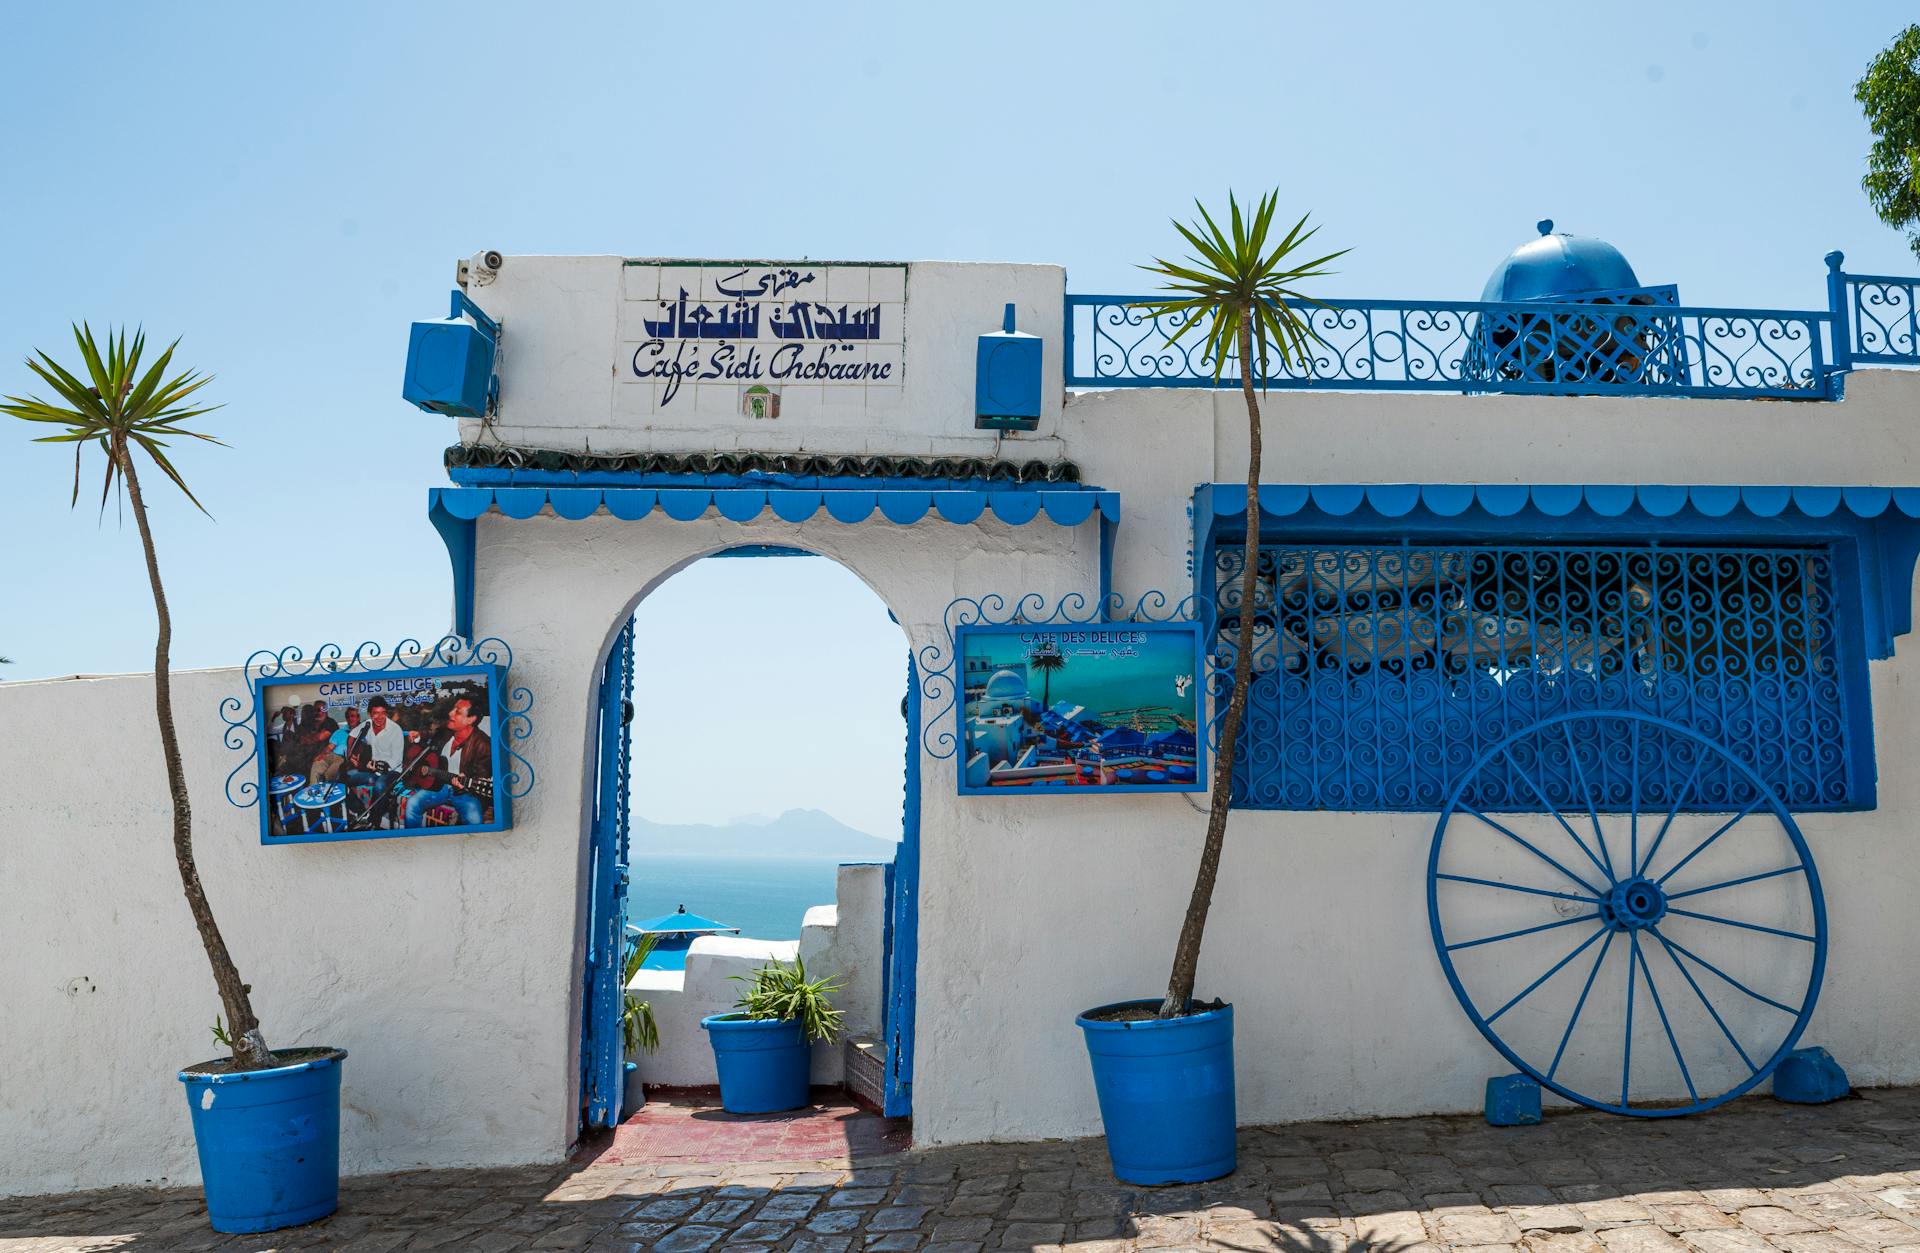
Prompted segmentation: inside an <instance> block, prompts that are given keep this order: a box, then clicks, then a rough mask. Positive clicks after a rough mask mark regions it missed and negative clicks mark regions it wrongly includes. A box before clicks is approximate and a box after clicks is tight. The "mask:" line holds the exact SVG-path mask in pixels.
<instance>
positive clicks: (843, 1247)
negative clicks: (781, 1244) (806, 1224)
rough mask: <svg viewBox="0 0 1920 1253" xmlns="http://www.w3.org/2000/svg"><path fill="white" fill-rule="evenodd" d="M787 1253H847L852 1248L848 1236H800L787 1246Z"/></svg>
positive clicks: (851, 1241)
mask: <svg viewBox="0 0 1920 1253" xmlns="http://www.w3.org/2000/svg"><path fill="white" fill-rule="evenodd" d="M787 1247H788V1250H789V1253H847V1250H848V1249H850V1248H852V1247H853V1239H852V1237H850V1236H801V1237H800V1238H799V1239H798V1240H795V1241H794V1242H793V1243H792V1244H791V1245H789V1246H787Z"/></svg>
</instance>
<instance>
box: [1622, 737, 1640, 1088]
mask: <svg viewBox="0 0 1920 1253" xmlns="http://www.w3.org/2000/svg"><path fill="white" fill-rule="evenodd" d="M1632 726H1633V747H1632V749H1631V750H1630V751H1629V753H1628V756H1627V768H1628V769H1629V770H1630V771H1631V772H1632V774H1631V786H1630V787H1629V788H1628V789H1627V793H1628V795H1629V796H1630V797H1631V801H1630V804H1629V807H1628V809H1627V865H1629V866H1637V865H1639V864H1640V724H1639V723H1638V722H1635V723H1633V724H1632ZM1627 1017H1628V1018H1632V1017H1633V963H1632V962H1628V963H1627ZM1620 1103H1621V1104H1622V1105H1625V1104H1626V1103H1627V1098H1626V1096H1625V1094H1624V1093H1623V1094H1622V1095H1621V1097H1620Z"/></svg>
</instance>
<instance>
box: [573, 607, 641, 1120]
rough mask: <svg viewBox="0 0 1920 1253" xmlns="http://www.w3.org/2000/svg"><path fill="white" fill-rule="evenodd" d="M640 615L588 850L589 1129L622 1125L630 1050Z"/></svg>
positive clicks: (621, 638) (603, 762)
mask: <svg viewBox="0 0 1920 1253" xmlns="http://www.w3.org/2000/svg"><path fill="white" fill-rule="evenodd" d="M632 679H633V619H632V618H628V619H627V623H626V625H625V626H623V627H622V628H620V634H619V635H618V636H617V637H615V639H614V642H613V649H612V651H610V652H609V653H608V654H607V664H606V667H605V669H604V670H603V671H602V672H601V676H600V701H599V735H598V737H597V741H596V742H597V744H598V746H599V751H598V753H597V774H596V786H595V788H594V794H593V833H592V838H591V849H590V851H589V854H588V860H589V867H590V873H589V878H588V883H587V893H588V905H589V912H588V919H587V961H586V988H585V995H584V996H583V997H582V998H581V999H582V1001H583V1009H582V1015H581V1025H580V1104H581V1124H582V1128H583V1129H587V1128H594V1127H612V1126H616V1125H618V1124H619V1122H620V1117H621V1114H622V1112H623V1111H622V1110H621V1108H620V1091H621V1087H622V1084H621V1079H622V1078H623V1073H622V1072H623V1070H624V1068H625V1064H626V1055H625V1053H624V1051H623V1048H622V1045H623V1041H622V1038H621V1030H620V1014H621V1010H622V1009H624V1008H625V1006H624V1004H623V1002H624V1001H625V999H626V987H625V980H624V979H623V978H622V976H623V975H624V974H625V969H624V967H625V964H626V962H625V959H626V953H627V939H626V932H627V829H628V828H627V785H628V773H629V771H630V769H631V766H632V760H631V758H632V735H633V730H632V725H631V724H632V721H633V706H632V705H631V704H630V703H629V702H628V700H627V691H628V688H629V685H630V684H631V682H632Z"/></svg>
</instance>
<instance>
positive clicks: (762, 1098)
mask: <svg viewBox="0 0 1920 1253" xmlns="http://www.w3.org/2000/svg"><path fill="white" fill-rule="evenodd" d="M733 977H734V978H735V979H737V980H739V981H741V982H743V983H745V984H746V985H747V990H746V991H745V992H743V993H742V994H741V996H740V999H739V1000H738V1001H736V1002H734V1007H733V1009H734V1012H732V1013H730V1014H712V1015H709V1016H708V1017H706V1018H703V1019H701V1020H700V1025H701V1027H703V1028H705V1030H706V1033H707V1040H708V1041H709V1042H710V1043H711V1044H712V1045H713V1064H714V1069H716V1070H717V1071H719V1073H720V1105H721V1107H722V1108H724V1109H725V1110H726V1111H727V1112H728V1113H729V1114H772V1113H777V1112H778V1111H780V1110H784V1109H799V1108H800V1107H801V1106H802V1105H805V1104H806V1103H807V1098H808V1079H809V1077H810V1072H811V1068H812V1060H813V1050H812V1044H813V1042H814V1041H815V1040H832V1039H833V1038H835V1037H836V1036H838V1035H839V1034H840V1011H839V1010H837V1009H835V1008H834V1007H833V1003H832V1001H831V1000H829V997H830V995H831V994H832V993H834V992H837V991H839V990H840V980H839V979H837V978H827V979H808V978H807V967H806V964H805V963H804V962H802V961H801V960H800V959H799V958H797V957H796V958H794V960H793V963H792V964H791V965H788V964H787V963H785V962H773V963H770V964H768V965H765V966H762V967H760V969H758V970H756V971H754V972H753V973H752V974H750V975H734V976H733Z"/></svg>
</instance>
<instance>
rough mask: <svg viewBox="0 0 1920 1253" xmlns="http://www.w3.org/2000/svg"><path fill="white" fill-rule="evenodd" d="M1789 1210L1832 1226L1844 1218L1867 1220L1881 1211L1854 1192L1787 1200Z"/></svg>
mask: <svg viewBox="0 0 1920 1253" xmlns="http://www.w3.org/2000/svg"><path fill="white" fill-rule="evenodd" d="M1787 1208H1788V1209H1791V1210H1793V1211H1795V1212H1796V1213H1801V1214H1805V1215H1806V1216H1807V1217H1809V1218H1814V1219H1818V1220H1820V1221H1821V1222H1825V1223H1828V1224H1831V1223H1833V1222H1835V1221H1837V1220H1839V1219H1842V1218H1865V1217H1869V1216H1871V1215H1874V1214H1878V1213H1879V1212H1880V1211H1879V1210H1877V1209H1875V1208H1874V1207H1873V1205H1872V1204H1871V1203H1869V1202H1868V1201H1867V1199H1866V1198H1865V1197H1863V1196H1861V1195H1859V1194H1858V1193H1854V1192H1808V1193H1803V1194H1801V1195H1799V1196H1795V1197H1789V1198H1787Z"/></svg>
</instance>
